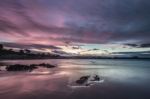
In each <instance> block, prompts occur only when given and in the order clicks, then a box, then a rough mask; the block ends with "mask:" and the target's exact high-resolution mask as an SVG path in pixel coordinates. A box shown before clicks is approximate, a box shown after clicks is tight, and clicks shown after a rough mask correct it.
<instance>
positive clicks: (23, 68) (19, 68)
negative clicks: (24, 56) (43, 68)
mask: <svg viewBox="0 0 150 99" xmlns="http://www.w3.org/2000/svg"><path fill="white" fill-rule="evenodd" d="M36 68H37V67H36V66H28V65H20V64H15V65H9V66H7V67H6V70H7V71H32V70H33V69H36Z"/></svg>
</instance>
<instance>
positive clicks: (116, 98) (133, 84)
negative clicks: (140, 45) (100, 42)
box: [0, 59, 150, 99]
mask: <svg viewBox="0 0 150 99" xmlns="http://www.w3.org/2000/svg"><path fill="white" fill-rule="evenodd" d="M38 63H50V64H54V65H57V67H56V68H53V69H43V68H39V69H36V70H34V71H32V72H7V71H4V70H3V69H4V67H0V68H1V71H0V99H34V98H35V99H150V61H149V60H119V59H118V60H113V59H101V60H100V59H97V60H90V59H84V60H80V59H74V60H73V59H49V60H5V61H0V65H1V66H2V65H3V66H5V65H8V64H38ZM87 75H89V76H94V75H99V76H100V77H101V79H102V80H103V82H101V83H96V84H94V85H92V86H90V87H82V86H81V87H73V86H74V82H75V81H76V80H78V79H79V78H80V77H82V76H87Z"/></svg>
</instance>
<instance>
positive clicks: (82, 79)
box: [76, 76, 90, 84]
mask: <svg viewBox="0 0 150 99" xmlns="http://www.w3.org/2000/svg"><path fill="white" fill-rule="evenodd" d="M89 77H90V76H82V77H81V78H80V79H79V80H77V81H76V83H77V84H84V83H86V82H87V81H88V79H89Z"/></svg>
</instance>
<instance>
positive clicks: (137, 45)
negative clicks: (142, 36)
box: [124, 43, 150, 48]
mask: <svg viewBox="0 0 150 99" xmlns="http://www.w3.org/2000/svg"><path fill="white" fill-rule="evenodd" d="M124 45H125V46H129V47H133V48H134V47H135V48H150V44H149V43H146V44H124Z"/></svg>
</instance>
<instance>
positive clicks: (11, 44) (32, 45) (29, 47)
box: [2, 42, 61, 49]
mask: <svg viewBox="0 0 150 99" xmlns="http://www.w3.org/2000/svg"><path fill="white" fill-rule="evenodd" d="M2 44H3V45H4V46H5V47H12V48H21V49H33V48H34V49H61V48H59V47H56V46H53V45H41V44H18V43H7V42H3V43H2Z"/></svg>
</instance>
